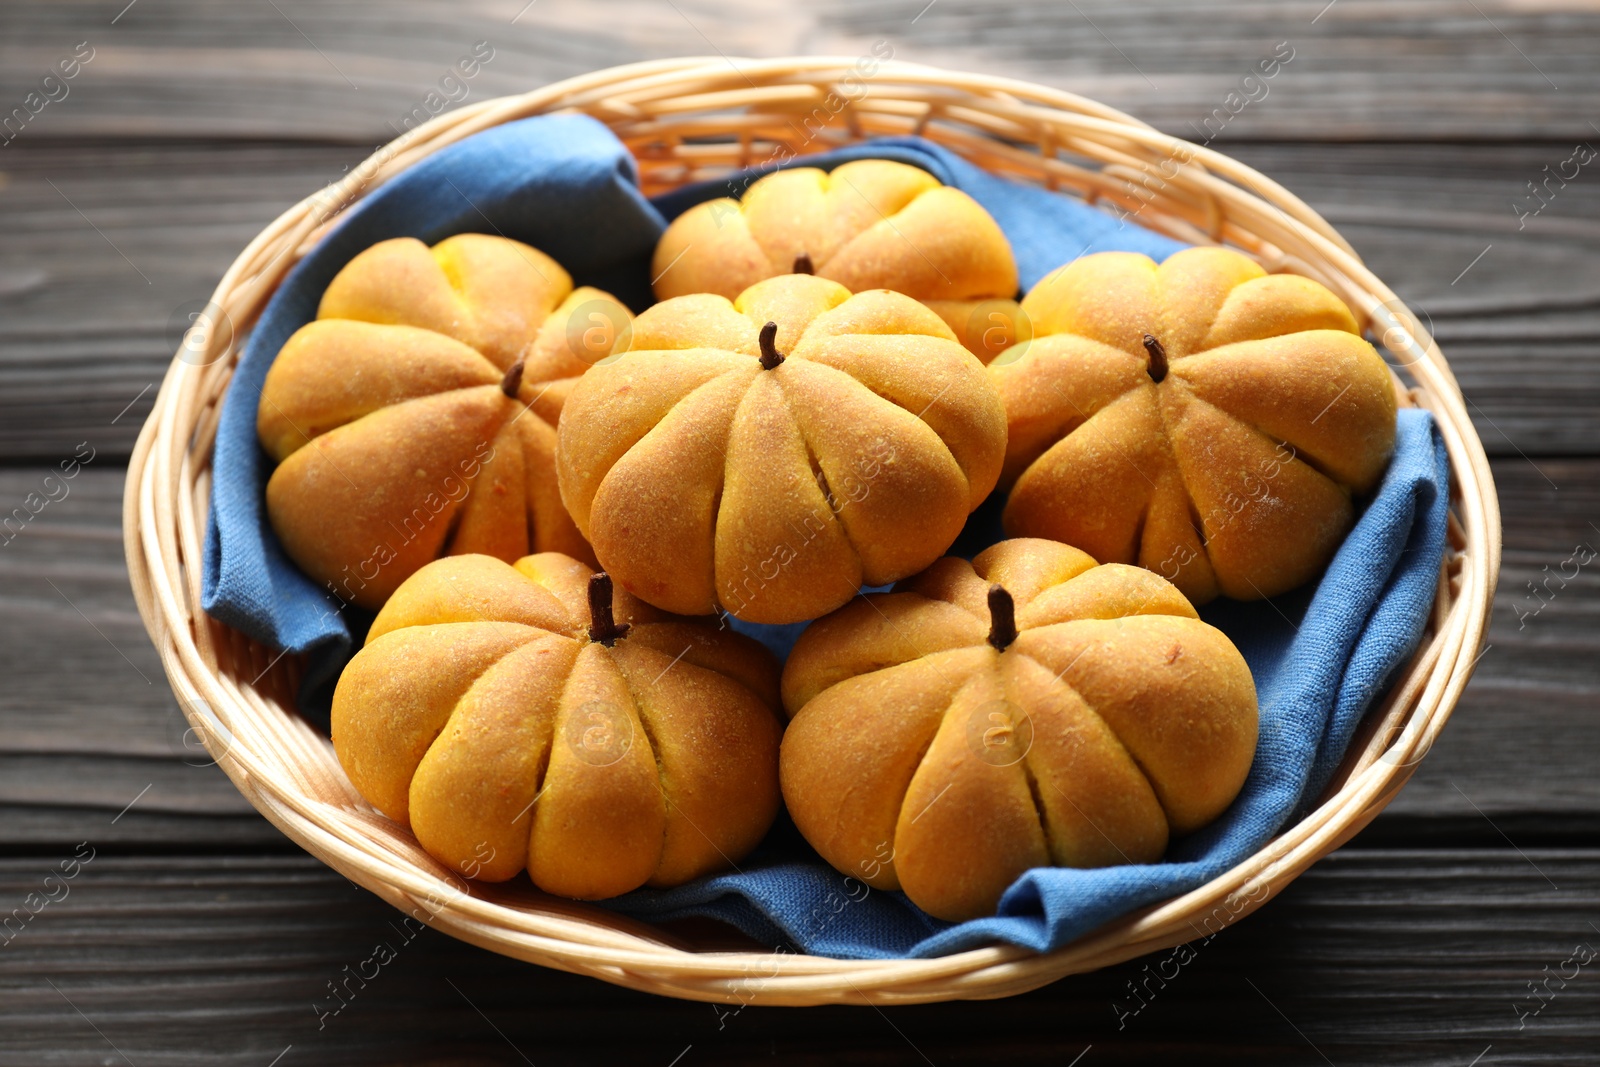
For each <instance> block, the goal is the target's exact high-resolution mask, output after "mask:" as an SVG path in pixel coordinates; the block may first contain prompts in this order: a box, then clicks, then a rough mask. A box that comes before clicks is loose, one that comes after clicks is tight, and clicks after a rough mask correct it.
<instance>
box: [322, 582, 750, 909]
mask: <svg viewBox="0 0 1600 1067" xmlns="http://www.w3.org/2000/svg"><path fill="white" fill-rule="evenodd" d="M590 576H591V572H590V570H589V568H588V567H585V566H584V565H583V564H581V563H579V562H578V561H577V560H574V559H572V558H570V557H568V556H563V555H561V554H559V553H555V552H547V553H541V554H539V555H534V556H527V557H525V558H523V559H521V560H518V561H517V563H516V565H515V566H512V565H511V564H508V563H503V562H501V561H500V560H497V559H494V558H492V557H489V556H482V555H466V556H452V557H450V558H448V559H441V560H437V561H435V562H433V563H430V564H428V565H427V566H425V567H423V568H422V569H421V570H419V571H417V572H416V573H415V574H414V575H412V576H411V577H410V578H409V579H407V581H406V582H405V583H404V584H403V585H401V587H400V588H399V589H398V590H396V591H395V594H394V596H392V597H391V598H390V599H389V602H388V603H387V604H386V605H385V606H384V608H383V610H382V611H381V612H379V614H378V618H377V620H376V621H375V622H374V623H373V625H372V631H371V633H370V634H369V635H368V637H367V643H366V646H365V647H364V648H362V650H361V651H360V652H359V653H357V654H356V657H355V658H354V659H353V660H351V661H350V664H349V666H347V667H346V668H345V670H344V674H343V675H342V676H341V677H340V678H339V685H338V688H337V690H336V691H335V693H334V698H333V724H332V725H333V731H332V732H333V744H334V750H335V751H336V752H337V753H338V756H339V762H340V763H341V764H342V765H343V767H344V769H345V773H346V774H348V775H349V776H350V781H351V782H352V783H353V784H354V785H355V787H356V789H357V790H359V791H360V793H361V795H362V796H364V797H366V798H367V800H368V802H369V803H371V804H372V805H373V807H375V808H377V809H378V810H379V811H381V812H383V813H384V814H385V815H387V816H389V817H390V818H392V819H394V820H395V821H397V822H401V823H405V824H407V825H408V826H410V827H411V829H412V831H413V832H414V833H415V834H416V835H417V840H418V842H419V843H421V845H422V847H423V848H424V849H426V850H427V851H428V853H429V854H430V855H432V856H433V857H434V858H435V859H437V860H439V861H440V862H441V863H443V864H445V865H446V866H448V867H450V868H451V869H452V870H455V871H458V872H460V873H462V874H465V875H467V876H469V877H476V878H482V879H485V880H487V881H504V880H506V879H508V878H511V877H514V876H515V875H516V874H517V872H519V871H521V870H523V869H526V870H527V871H528V874H529V876H530V877H531V878H532V879H533V882H534V884H535V885H537V886H538V887H539V888H541V889H543V890H545V891H546V892H550V893H556V894H559V895H561V896H566V897H576V898H579V899H583V900H598V899H601V898H604V897H612V896H616V895H617V894H619V893H626V892H628V891H629V890H631V889H635V888H637V887H639V886H641V885H646V884H648V885H652V886H657V887H665V886H673V885H680V884H682V883H683V882H687V881H689V880H691V879H693V878H698V877H700V876H701V875H703V874H709V873H711V872H713V871H717V870H722V869H724V868H726V867H728V866H730V865H731V864H734V863H736V862H738V860H739V859H740V858H741V857H743V856H744V855H745V854H746V853H748V852H749V851H750V849H752V848H754V847H755V845H756V844H757V843H758V842H759V841H760V840H761V838H762V836H763V835H765V834H766V832H767V828H768V827H769V826H770V825H771V824H772V819H773V817H774V816H775V815H776V814H777V810H778V781H777V751H778V739H779V734H780V732H781V725H780V723H779V717H778V714H777V702H778V684H777V683H778V666H777V661H776V660H775V659H774V658H773V656H772V653H770V652H768V651H767V650H766V648H764V647H763V646H761V645H760V644H758V643H756V642H755V641H753V640H751V639H750V638H747V637H744V636H742V635H740V634H737V633H734V632H733V631H731V630H727V629H718V628H717V627H716V626H714V625H712V624H709V623H707V622H704V621H697V620H691V619H679V618H674V617H672V616H670V615H666V614H664V613H662V612H659V611H656V610H655V609H654V608H651V607H649V606H648V605H646V604H641V603H640V602H638V601H637V600H635V599H633V598H632V597H630V596H628V595H627V594H626V593H623V592H619V593H618V594H617V595H616V598H615V603H614V618H615V621H616V622H617V623H619V624H627V625H629V626H631V629H629V631H628V632H627V633H626V634H625V635H624V636H621V637H617V638H615V639H614V641H613V643H612V644H611V646H610V647H607V645H606V644H605V643H603V642H602V641H598V640H593V639H591V637H590V626H591V616H590V610H589V606H588V601H587V596H588V589H589V580H590Z"/></svg>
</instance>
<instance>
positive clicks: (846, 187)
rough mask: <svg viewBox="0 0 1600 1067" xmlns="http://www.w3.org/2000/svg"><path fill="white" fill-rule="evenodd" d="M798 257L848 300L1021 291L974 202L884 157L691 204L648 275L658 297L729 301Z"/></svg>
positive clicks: (1004, 249)
mask: <svg viewBox="0 0 1600 1067" xmlns="http://www.w3.org/2000/svg"><path fill="white" fill-rule="evenodd" d="M802 255H804V256H808V257H809V258H810V260H811V263H812V267H813V270H814V272H815V273H816V274H817V275H818V276H819V277H823V278H828V279H831V280H833V281H836V282H839V283H840V284H841V285H843V286H844V287H845V288H847V289H849V290H850V291H851V292H853V293H859V292H861V291H863V290H866V289H893V290H894V291H895V292H897V293H904V294H905V295H907V296H910V297H914V298H916V299H918V300H976V299H983V298H986V297H1005V298H1009V297H1012V296H1015V295H1016V291H1017V265H1016V261H1015V260H1013V259H1012V256H1011V245H1010V243H1009V242H1008V241H1007V240H1006V238H1005V234H1003V233H1002V232H1001V231H1000V227H999V225H998V224H996V223H995V221H994V219H992V218H990V217H989V213H988V212H986V211H984V210H983V208H981V207H979V206H978V203H977V201H975V200H973V199H972V198H971V197H970V196H968V195H967V194H966V193H963V192H961V191H960V190H959V189H951V188H947V187H946V186H943V185H941V184H940V183H939V180H938V179H937V178H935V177H933V176H932V175H931V174H928V173H927V172H926V171H923V170H919V169H917V168H916V167H910V166H907V165H906V164H904V163H891V162H889V161H887V160H881V159H863V160H858V161H856V162H854V163H846V164H844V165H843V166H840V167H836V168H835V169H834V170H833V171H832V172H831V173H830V172H827V171H821V170H817V169H815V168H813V167H794V168H790V169H786V170H780V171H776V172H774V173H772V174H769V175H767V176H766V177H764V178H762V179H761V180H760V181H757V182H756V183H755V184H753V185H751V186H750V188H749V190H748V191H746V193H745V194H744V199H743V201H735V200H731V199H727V198H723V199H720V200H711V201H708V202H706V203H703V204H699V205H697V206H695V207H692V208H690V209H689V210H688V211H686V212H684V213H683V214H682V215H680V216H678V218H677V219H675V220H674V221H673V223H672V225H671V226H669V227H667V232H666V233H665V234H663V235H662V237H661V241H660V243H659V244H657V245H656V252H655V259H654V261H653V263H652V265H651V270H650V274H651V277H653V278H655V279H656V282H655V291H656V297H657V299H660V300H667V299H670V298H671V297H675V296H687V295H689V294H692V293H714V294H717V295H718V296H723V297H726V298H727V299H729V300H733V299H735V298H736V297H738V295H739V294H740V293H742V292H744V291H745V290H746V289H748V288H749V287H750V286H752V285H754V284H755V283H756V282H759V281H762V280H764V279H767V278H773V277H776V276H778V275H780V274H788V273H789V272H790V271H792V270H794V269H795V266H794V264H795V261H796V259H797V257H799V256H802ZM957 332H958V333H960V331H959V330H958V331H957Z"/></svg>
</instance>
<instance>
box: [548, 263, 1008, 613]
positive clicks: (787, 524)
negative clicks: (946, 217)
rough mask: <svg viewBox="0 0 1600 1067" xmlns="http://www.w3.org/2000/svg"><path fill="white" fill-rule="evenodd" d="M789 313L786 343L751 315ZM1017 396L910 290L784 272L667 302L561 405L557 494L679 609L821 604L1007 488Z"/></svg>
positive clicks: (880, 579)
mask: <svg viewBox="0 0 1600 1067" xmlns="http://www.w3.org/2000/svg"><path fill="white" fill-rule="evenodd" d="M768 322H772V323H776V327H777V335H776V342H775V349H776V352H777V353H781V354H783V355H784V359H783V361H782V362H781V363H779V364H777V365H776V366H773V367H772V368H771V369H763V365H762V363H761V361H760V346H759V343H758V335H759V334H760V332H761V330H762V328H763V325H764V324H765V323H768ZM1004 452H1005V413H1004V411H1003V410H1002V408H1001V406H1000V399H999V397H998V396H997V395H996V394H995V392H994V388H993V386H991V385H990V384H989V382H988V379H987V378H986V376H985V374H984V370H983V366H982V364H980V363H979V362H978V361H977V359H975V358H974V357H973V356H972V354H971V353H969V352H966V351H964V350H963V349H962V347H961V346H960V345H959V344H957V343H956V342H955V338H954V337H953V336H952V335H951V332H950V329H949V327H947V326H946V325H945V324H944V323H943V322H941V321H940V320H939V318H938V316H936V315H934V314H933V313H932V312H930V311H929V310H928V309H927V308H925V307H923V306H922V305H921V304H919V303H917V302H916V301H915V300H912V299H911V298H909V297H906V296H902V295H900V294H898V293H892V292H889V291H887V290H883V289H878V290H872V291H869V292H865V293H859V294H857V295H855V296H851V295H850V293H849V292H848V291H847V290H846V289H845V288H844V287H843V286H841V285H839V284H837V283H836V282H830V281H826V280H824V279H822V278H816V277H811V276H808V275H785V276H783V277H778V278H772V279H769V280H767V281H764V282H760V283H758V284H756V285H754V286H752V287H751V288H750V289H748V290H746V291H745V292H744V293H743V294H742V295H740V297H739V300H738V302H737V303H730V302H729V301H728V300H726V299H725V298H723V297H720V296H714V295H709V294H701V295H697V296H684V297H678V298H676V299H673V300H668V301H665V302H663V303H660V304H657V305H656V306H655V307H653V308H651V309H650V310H648V311H646V312H645V313H644V314H642V315H640V316H639V318H638V319H637V320H636V321H635V323H634V329H633V339H632V347H631V349H630V350H629V351H628V352H627V353H625V354H623V355H620V356H618V357H616V358H614V359H611V360H608V361H606V362H604V363H601V364H599V365H598V366H596V367H595V368H594V369H593V370H591V371H590V372H589V373H588V374H587V375H585V376H584V378H583V379H582V380H581V381H580V382H579V383H578V384H577V386H576V387H575V388H574V389H573V391H572V394H571V396H570V397H569V398H568V400H567V405H566V409H565V410H564V412H563V413H562V416H561V426H560V434H559V440H558V445H557V458H556V462H557V469H558V471H559V474H560V485H561V497H562V499H563V500H564V501H565V502H566V505H567V509H568V511H569V512H570V513H571V514H572V517H573V519H574V520H575V521H576V522H577V524H578V529H579V530H581V531H583V533H584V535H585V536H586V537H588V538H589V540H590V542H591V543H592V544H593V545H594V550H595V554H596V555H597V556H598V557H599V559H600V561H601V564H602V565H603V566H604V567H605V569H606V570H607V571H608V572H609V573H610V574H611V575H612V577H613V578H615V579H616V580H617V582H618V583H619V584H621V585H622V587H623V588H625V589H627V590H628V591H629V592H631V593H633V594H634V595H635V596H637V597H640V598H641V599H643V600H646V601H649V602H650V603H652V604H655V605H656V606H657V607H661V608H664V609H666V610H668V611H675V612H678V613H679V614H683V615H700V614H706V613H709V612H714V611H717V610H718V609H719V607H720V608H724V609H726V610H727V611H729V612H731V613H732V614H734V615H737V616H738V617H739V618H741V619H749V620H751V621H754V622H795V621H799V620H803V619H814V618H816V617H817V616H819V615H822V614H823V613H825V612H828V611H831V610H832V609H834V608H836V607H838V606H839V605H840V604H843V603H844V602H845V601H847V600H849V599H850V598H851V597H852V596H854V595H855V594H856V590H857V589H858V588H859V587H860V586H861V584H862V583H863V582H865V583H868V584H884V583H887V582H892V581H895V580H896V579H899V578H903V577H905V576H906V575H908V574H915V573H916V572H917V571H919V570H921V569H922V568H924V567H926V566H927V565H928V564H930V563H932V562H933V561H934V560H935V559H937V558H938V557H939V555H940V553H942V552H944V551H945V549H947V548H948V547H949V546H950V544H951V542H952V541H954V540H955V537H956V535H957V534H958V533H960V532H961V526H962V524H963V522H964V521H965V519H966V516H967V514H968V513H969V512H970V511H971V510H972V509H973V508H975V507H977V506H978V504H979V503H980V502H982V500H983V498H984V497H985V496H987V495H988V494H989V492H990V490H992V489H993V488H994V484H995V480H996V479H997V478H998V477H999V474H1000V462H1001V459H1002V457H1003V455H1004Z"/></svg>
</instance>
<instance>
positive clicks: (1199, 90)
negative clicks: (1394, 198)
mask: <svg viewBox="0 0 1600 1067" xmlns="http://www.w3.org/2000/svg"><path fill="white" fill-rule="evenodd" d="M121 6H122V5H120V4H111V5H107V4H100V3H94V2H91V0H70V2H57V3H50V4H10V5H6V6H5V7H3V8H0V70H3V71H4V72H5V74H4V76H3V77H0V93H3V94H4V96H3V97H0V99H10V98H18V99H20V98H21V97H22V96H23V94H25V93H26V92H27V91H28V89H29V88H30V87H31V86H32V83H33V82H35V81H36V80H37V78H38V77H39V76H41V75H42V74H43V73H44V72H45V71H46V70H47V69H48V68H49V66H50V65H51V64H52V63H54V62H55V61H56V60H57V59H59V58H60V56H61V55H63V54H66V53H68V52H70V50H71V48H72V46H73V45H75V44H76V43H77V42H79V41H84V40H87V41H89V42H90V44H91V46H92V47H93V48H94V49H95V53H96V54H95V58H94V59H93V60H92V61H91V63H90V64H89V65H88V66H87V67H86V68H85V69H84V72H83V73H82V75H80V77H79V78H78V79H76V80H75V82H74V83H73V85H72V87H71V92H70V95H69V96H68V97H67V98H66V99H64V100H62V101H61V102H60V104H59V105H56V104H52V105H50V106H49V107H47V108H46V109H45V110H44V111H43V112H41V113H40V114H39V116H38V117H37V119H36V121H35V122H33V123H31V124H30V128H29V129H28V131H27V135H28V137H29V138H30V139H35V138H38V139H44V138H58V137H83V136H117V137H122V136H128V135H130V134H136V135H139V136H145V137H172V136H181V137H240V136H243V137H255V138H291V137H292V138H302V139H352V140H358V141H366V140H369V139H372V138H375V137H378V136H387V135H386V134H385V133H384V131H385V130H387V129H389V128H390V124H391V123H398V122H399V121H400V119H401V118H402V117H403V116H404V115H405V114H406V113H407V112H409V111H410V110H411V109H412V108H413V107H415V106H417V105H418V104H419V103H421V102H422V101H423V100H424V98H425V96H426V93H427V92H428V91H429V90H430V89H432V88H434V87H435V85H436V83H437V82H438V79H439V78H440V77H441V76H442V75H443V74H444V73H445V71H446V70H447V68H448V67H449V66H450V65H451V64H452V63H454V62H455V61H456V60H457V59H458V58H459V57H460V56H461V55H462V54H464V53H466V52H467V50H468V49H469V48H470V46H471V44H472V43H473V42H475V41H478V40H484V41H487V42H489V43H490V45H491V46H492V47H493V48H494V49H495V54H494V58H493V60H492V61H491V62H490V63H489V64H488V66H487V67H486V68H485V69H484V70H483V72H482V73H481V74H480V75H479V76H478V77H477V78H475V79H474V80H473V81H472V82H471V83H470V88H471V90H472V92H473V95H474V96H481V95H497V94H501V93H512V92H519V91H523V90H525V89H527V88H530V87H532V86H535V85H540V84H543V83H547V82H551V81H555V80H558V79H560V78H565V77H569V76H572V75H576V74H581V73H584V72H587V71H590V70H594V69H597V68H599V67H604V66H609V65H612V64H617V63H628V62H634V61H638V60H645V59H656V58H662V57H667V56H681V55H709V56H716V55H718V54H719V53H720V54H721V55H723V56H750V57H757V58H759V57H765V56H782V55H793V54H796V53H821V54H842V55H856V54H860V53H862V52H864V51H866V50H867V49H869V48H870V47H871V46H872V44H873V43H874V42H876V41H880V40H881V41H885V42H888V43H889V44H890V45H892V46H893V48H894V55H895V57H896V58H899V59H905V60H912V61H917V62H925V63H932V64H935V65H944V66H950V67H955V68H964V69H974V70H991V71H1003V72H1005V73H1006V74H1009V75H1012V76H1015V77H1018V78H1025V79H1029V80H1032V81H1036V82H1041V83H1043V84H1046V85H1051V86H1055V87H1059V88H1062V89H1067V90H1070V91H1073V92H1078V93H1082V94H1084V95H1086V96H1091V97H1094V98H1095V99H1098V100H1102V101H1104V102H1106V103H1108V104H1111V105H1113V106H1115V107H1119V108H1122V109H1123V110H1126V111H1129V112H1132V113H1134V114H1137V115H1139V116H1141V117H1143V118H1145V119H1146V120H1147V121H1150V122H1152V123H1154V124H1156V125H1158V126H1160V127H1161V128H1163V129H1167V130H1169V131H1171V132H1174V133H1180V134H1183V135H1184V136H1189V133H1188V131H1189V130H1190V129H1191V126H1192V125H1198V124H1200V123H1202V122H1203V120H1204V119H1205V117H1206V116H1207V115H1209V114H1211V113H1212V112H1213V110H1214V109H1216V108H1218V107H1222V106H1224V104H1225V101H1226V98H1227V95H1228V93H1229V92H1230V91H1234V90H1237V89H1238V88H1239V86H1240V81H1241V79H1242V78H1243V77H1245V76H1246V75H1247V74H1250V73H1251V70H1252V65H1253V64H1255V63H1256V62H1257V60H1259V59H1261V58H1262V57H1265V56H1268V55H1270V54H1272V53H1273V51H1274V49H1275V48H1276V47H1277V46H1278V44H1279V42H1286V43H1287V45H1288V47H1289V48H1291V49H1292V50H1293V58H1292V59H1291V60H1290V61H1289V63H1288V65H1287V66H1285V67H1283V68H1282V70H1281V71H1280V72H1279V73H1278V74H1277V76H1276V77H1275V78H1273V79H1272V80H1271V81H1270V82H1269V83H1268V84H1267V89H1268V91H1267V93H1266V95H1265V96H1262V95H1261V92H1260V90H1259V89H1252V90H1251V92H1252V95H1254V96H1256V97H1257V98H1258V99H1257V100H1256V101H1255V102H1252V103H1250V104H1249V105H1247V106H1245V107H1243V109H1242V110H1240V111H1239V113H1238V115H1237V117H1236V118H1233V119H1231V120H1230V121H1229V122H1228V124H1227V126H1228V129H1227V135H1228V137H1229V138H1230V139H1239V138H1276V139H1287V138H1307V137H1315V138H1327V139H1330V140H1350V139H1356V138H1361V139H1370V140H1395V139H1412V138H1422V139H1429V140H1436V139H1441V138H1456V139H1497V140H1505V139H1516V138H1527V137H1530V136H1533V137H1556V138H1562V139H1566V138H1572V137H1589V136H1590V135H1591V133H1592V132H1593V131H1592V130H1591V129H1590V127H1589V125H1588V123H1589V121H1590V120H1593V119H1594V115H1595V112H1594V108H1593V107H1592V106H1590V105H1591V104H1592V102H1593V100H1594V97H1595V94H1596V92H1597V91H1600V69H1597V68H1596V66H1595V64H1594V63H1593V61H1592V59H1593V56H1594V54H1595V51H1596V49H1597V47H1600V12H1596V10H1595V9H1594V8H1593V7H1592V6H1591V5H1587V4H1578V3H1562V2H1549V0H1546V2H1538V0H1534V2H1507V0H1494V2H1490V0H1484V2H1482V3H1475V2H1473V0H1450V2H1442V3H1441V2H1436V0H1339V2H1338V3H1336V4H1329V3H1328V2H1327V0H1295V2H1289V3H1278V4H1239V3H1215V2H1213V3H1204V4H1192V3H1186V2H1184V0H1142V2H1137V3H1120V2H1117V0H1078V2H1075V3H1070V4H1060V3H1056V2H1054V0H1022V2H1016V3H1007V4H996V3H991V2H987V0H941V2H940V3H938V4H928V3H927V2H926V0H890V2H883V3H875V4H861V3H855V2H850V0H821V2H817V3H809V4H804V5H799V4H786V3H782V2H781V0H754V2H752V0H677V2H674V3H668V4H652V3H640V2H637V0H582V2H580V0H540V2H539V3H536V4H531V5H530V4H528V3H527V2H526V0H470V2H462V3H452V4H450V5H449V6H443V5H438V4H430V3H427V2H425V0H403V2H397V3H387V4H383V5H381V6H379V5H376V4H367V3H346V4H319V3H315V2H312V0H278V2H275V3H273V4H229V3H225V2H220V0H182V2H174V0H142V2H140V3H138V4H137V6H135V7H134V8H132V10H129V11H128V12H126V13H125V14H123V15H121V16H120V17H118V18H117V19H116V21H115V24H113V22H112V20H113V17H114V16H116V15H117V12H118V10H120V8H121Z"/></svg>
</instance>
